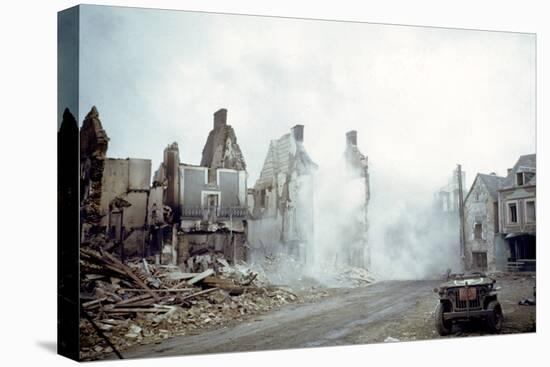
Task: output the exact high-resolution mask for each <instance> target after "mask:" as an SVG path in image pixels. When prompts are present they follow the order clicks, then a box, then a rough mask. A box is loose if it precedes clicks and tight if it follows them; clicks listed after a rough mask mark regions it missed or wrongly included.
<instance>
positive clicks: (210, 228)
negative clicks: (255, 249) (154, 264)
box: [153, 109, 247, 261]
mask: <svg viewBox="0 0 550 367" xmlns="http://www.w3.org/2000/svg"><path fill="white" fill-rule="evenodd" d="M246 180H247V172H246V164H245V161H244V158H243V156H242V153H241V150H240V147H239V145H238V144H237V137H236V134H235V131H234V129H233V128H232V127H231V126H230V125H227V110H226V109H220V110H219V111H217V112H216V113H215V114H214V126H213V129H212V131H210V133H209V135H208V139H207V141H206V144H205V146H204V149H203V154H202V160H201V164H200V165H193V164H188V163H182V162H180V157H179V149H178V145H177V144H176V143H173V144H171V145H169V146H168V147H166V149H165V150H164V160H163V162H162V164H161V166H160V167H159V169H158V171H157V172H156V173H155V175H154V179H153V186H154V188H159V189H158V190H161V192H162V194H159V197H160V196H162V198H163V199H162V202H159V203H157V205H155V208H156V210H159V211H160V210H162V211H163V213H164V214H163V216H162V217H167V216H166V215H165V214H166V209H165V208H166V207H168V208H169V210H170V211H171V221H172V223H173V225H176V227H174V228H176V229H175V230H176V231H177V237H178V240H177V242H178V243H179V245H178V246H179V248H180V251H179V254H178V256H179V257H180V258H181V259H180V260H181V261H185V260H186V258H187V257H189V256H195V255H201V254H216V253H218V254H223V255H224V256H225V257H226V258H228V259H231V260H239V259H245V258H246V248H245V245H246V227H247V221H246V215H247V206H246V190H247V187H246V185H247V182H246ZM155 190H157V189H155ZM155 195H156V194H155ZM161 208H162V209H161ZM160 217H161V216H160V215H159V219H158V221H159V223H160V221H161V220H162V219H161V218H160ZM168 217H170V216H168ZM172 235H173V236H175V234H172ZM182 252H185V253H187V255H183V254H182Z"/></svg>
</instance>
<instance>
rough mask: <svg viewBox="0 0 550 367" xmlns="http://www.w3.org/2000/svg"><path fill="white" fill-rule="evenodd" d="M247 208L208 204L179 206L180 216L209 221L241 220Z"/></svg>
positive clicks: (244, 216) (246, 212) (245, 214)
mask: <svg viewBox="0 0 550 367" xmlns="http://www.w3.org/2000/svg"><path fill="white" fill-rule="evenodd" d="M247 214H248V208H247V207H246V206H210V207H193V206H191V207H190V206H184V207H182V208H181V217H182V218H184V219H199V220H205V221H206V220H207V221H209V222H217V221H226V220H231V219H236V220H242V219H244V218H246V216H247Z"/></svg>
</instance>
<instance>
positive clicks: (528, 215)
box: [525, 199, 537, 223]
mask: <svg viewBox="0 0 550 367" xmlns="http://www.w3.org/2000/svg"><path fill="white" fill-rule="evenodd" d="M536 211H537V210H536V207H535V200H534V199H532V200H525V223H535V222H536V220H537V218H536Z"/></svg>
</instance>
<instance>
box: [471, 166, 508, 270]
mask: <svg viewBox="0 0 550 367" xmlns="http://www.w3.org/2000/svg"><path fill="white" fill-rule="evenodd" d="M504 180H505V178H504V177H500V176H497V175H496V174H494V173H491V174H490V175H486V174H481V173H478V174H477V176H476V178H475V179H474V183H473V184H472V187H471V189H470V191H469V192H468V194H467V195H466V198H465V199H464V222H465V224H464V226H465V239H466V240H465V252H464V253H465V259H464V266H465V268H466V270H472V271H496V270H503V269H505V268H506V261H507V255H506V253H507V251H506V249H505V243H504V239H503V238H502V236H501V235H500V234H499V226H498V222H499V216H498V190H499V189H500V187H501V186H502V184H503V182H504Z"/></svg>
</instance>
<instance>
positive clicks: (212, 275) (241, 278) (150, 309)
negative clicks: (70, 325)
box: [80, 248, 372, 360]
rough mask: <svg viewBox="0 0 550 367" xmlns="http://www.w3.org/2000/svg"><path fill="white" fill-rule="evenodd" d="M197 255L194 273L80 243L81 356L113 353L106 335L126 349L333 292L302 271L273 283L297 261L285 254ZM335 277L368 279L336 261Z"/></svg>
mask: <svg viewBox="0 0 550 367" xmlns="http://www.w3.org/2000/svg"><path fill="white" fill-rule="evenodd" d="M278 259H279V258H278ZM195 260H197V261H198V260H200V261H199V263H200V266H199V267H198V269H199V270H198V271H200V273H184V272H182V271H181V270H180V268H178V267H177V266H170V265H153V264H151V263H149V262H147V261H146V260H145V259H135V260H133V261H128V262H127V263H126V264H123V263H121V262H120V261H119V260H117V258H116V257H115V256H113V255H111V254H109V253H107V252H100V251H96V250H92V249H87V248H83V249H81V279H82V281H81V297H82V298H83V303H82V310H83V317H82V318H81V320H80V335H81V336H80V343H81V358H82V359H84V360H94V359H102V358H104V357H105V356H107V355H109V354H111V353H113V352H114V349H113V347H112V346H111V345H109V342H111V343H112V344H113V345H114V347H115V349H116V350H117V351H119V352H122V353H124V351H125V350H126V349H128V348H129V347H132V346H136V345H148V344H152V343H161V342H162V341H164V340H165V339H168V338H171V337H176V336H177V337H182V336H193V335H198V334H201V333H205V332H208V331H212V330H218V331H219V330H227V329H229V328H232V327H234V326H235V325H238V324H240V323H242V322H245V321H247V320H250V319H253V318H255V317H257V316H259V315H263V314H266V313H268V312H269V311H272V310H276V309H279V308H281V306H284V305H286V304H289V303H295V304H300V303H315V302H318V301H319V300H320V299H322V298H324V297H328V296H330V295H331V294H332V293H333V290H331V289H327V288H326V287H324V286H323V285H321V283H320V282H319V281H317V280H315V279H313V278H311V277H308V276H306V275H300V276H299V279H297V280H296V282H295V283H294V284H295V286H292V287H289V286H282V285H274V284H273V280H275V281H277V280H280V279H278V278H277V274H281V272H280V271H278V270H282V269H281V266H284V271H283V273H286V271H289V269H290V268H292V267H296V268H297V269H299V268H300V266H301V265H300V264H298V262H296V261H293V260H292V259H291V258H286V259H285V260H284V262H281V260H280V259H279V260H277V261H275V260H274V259H271V260H270V259H266V260H265V261H262V262H261V263H256V264H250V265H249V264H245V263H242V264H238V265H235V266H232V265H229V264H228V262H227V261H226V260H225V259H223V258H216V257H208V256H207V257H205V256H201V257H200V259H199V257H197V259H194V261H195ZM252 269H254V270H252ZM267 273H269V274H270V275H271V276H272V279H269V277H268V276H266V274H267ZM273 275H275V277H274V278H273ZM334 278H335V279H334V281H336V282H338V283H339V284H350V285H365V284H370V283H371V282H372V279H371V277H370V276H369V275H368V273H367V272H366V270H364V269H355V268H346V269H339V271H338V273H337V274H336V275H334ZM279 284H280V283H279ZM98 329H99V330H98ZM101 333H103V334H104V335H105V336H106V337H107V338H108V340H109V341H107V340H106V338H104V337H102V335H101Z"/></svg>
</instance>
